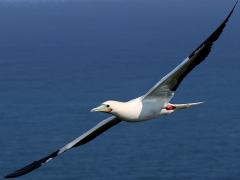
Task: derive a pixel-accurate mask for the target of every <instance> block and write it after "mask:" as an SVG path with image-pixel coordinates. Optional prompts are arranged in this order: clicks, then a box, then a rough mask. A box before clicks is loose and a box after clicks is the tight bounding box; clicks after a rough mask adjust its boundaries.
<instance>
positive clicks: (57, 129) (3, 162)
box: [0, 0, 240, 180]
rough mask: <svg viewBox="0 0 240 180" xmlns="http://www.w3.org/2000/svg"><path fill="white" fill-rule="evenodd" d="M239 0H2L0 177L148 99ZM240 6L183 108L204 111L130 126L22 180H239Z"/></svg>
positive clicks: (183, 89) (189, 83)
mask: <svg viewBox="0 0 240 180" xmlns="http://www.w3.org/2000/svg"><path fill="white" fill-rule="evenodd" d="M233 4H234V1H230V0H229V1H218V0H211V1H208V0H201V1H200V0H194V1H193V0H164V1H157V0H148V1H145V0H139V1H138V0H129V1H127V0H98V1H97V0H89V1H87V0H79V1H77V0H75V1H71V0H69V1H57V0H54V1H51V0H49V1H40V0H39V1H38V0H35V1H30V0H28V1H27V0H23V1H22V0H19V1H7V0H1V1H0V148H1V153H0V176H1V177H3V176H4V175H6V174H8V173H10V172H11V171H14V170H16V169H18V168H21V167H22V166H24V165H26V164H28V163H30V162H32V161H34V160H37V159H39V158H41V157H43V156H45V155H47V154H48V153H51V152H53V151H55V150H57V149H58V148H59V147H61V146H63V145H64V144H66V143H68V142H69V141H71V140H72V139H74V138H75V137H77V136H79V135H81V134H82V133H84V132H85V131H86V130H88V129H90V128H91V127H92V126H94V125H96V124H97V123H98V122H100V121H101V120H103V119H104V118H106V117H108V115H106V114H101V113H90V109H91V108H93V107H96V106H97V105H99V104H100V103H101V102H103V101H105V100H108V99H115V100H120V101H127V100H129V99H131V98H135V97H138V96H141V95H143V94H144V93H145V92H146V91H147V90H148V89H149V88H151V87H152V86H153V85H154V84H155V83H156V82H157V81H158V80H159V79H160V78H161V77H163V76H164V75H165V74H166V73H168V72H169V71H170V70H172V69H173V68H174V67H175V66H176V65H178V64H179V63H180V62H181V61H182V60H183V59H184V58H185V57H187V56H188V55H189V54H190V53H191V52H192V50H194V49H195V48H196V47H197V46H198V45H199V44H200V43H201V42H202V41H203V40H204V39H205V38H206V37H207V36H208V35H209V34H210V33H211V32H212V31H213V30H214V29H215V28H216V27H217V26H218V25H219V24H220V22H221V21H222V20H223V19H224V18H225V16H226V15H227V14H228V12H229V10H230V9H231V8H232V6H233ZM239 10H240V7H239V6H238V7H237V8H236V11H235V13H234V14H233V16H232V18H231V20H230V22H229V23H228V26H227V27H226V29H225V31H224V33H223V34H222V37H221V38H220V39H219V41H217V43H215V46H214V48H213V50H212V53H211V55H210V56H209V57H208V58H207V59H206V61H204V62H203V63H202V64H201V65H200V66H198V67H197V68H196V69H195V70H194V71H193V72H192V73H191V74H190V75H189V76H188V77H187V78H186V79H185V80H184V82H183V83H182V84H181V86H180V87H179V89H178V91H177V93H176V95H175V97H174V99H173V102H176V103H186V102H196V101H204V102H205V103H204V104H203V105H201V106H198V107H195V108H192V109H188V110H184V111H181V112H178V113H175V114H172V115H169V116H164V117H161V118H159V119H156V120H152V121H146V122H144V123H134V124H132V123H126V122H123V123H120V124H119V125H117V126H115V127H113V128H112V129H110V130H109V131H107V132H105V133H104V134H102V135H101V136H99V137H98V138H96V139H95V140H94V141H92V142H90V143H88V144H86V145H84V146H82V147H79V148H76V149H73V150H72V151H69V152H67V153H65V154H63V155H62V156H60V157H58V158H56V159H55V160H53V161H51V162H49V163H48V164H46V165H45V166H44V167H42V168H40V169H38V170H36V171H34V172H32V173H31V174H28V175H26V176H24V177H21V178H19V179H24V180H42V179H44V180H80V179H83V180H239V179H240V160H239V159H240V110H239V108H240V96H239V92H240V58H239V57H240V43H239V42H240V34H239V32H240V26H239V22H240V21H239V20H240V14H239Z"/></svg>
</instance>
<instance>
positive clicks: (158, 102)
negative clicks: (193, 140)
mask: <svg viewBox="0 0 240 180" xmlns="http://www.w3.org/2000/svg"><path fill="white" fill-rule="evenodd" d="M237 3H238V1H237V2H236V3H235V5H234V7H233V8H232V10H231V11H230V13H229V15H228V16H227V17H226V19H225V20H224V21H223V22H222V24H221V25H220V26H219V27H218V28H217V29H216V30H215V31H214V32H213V33H212V34H211V35H210V36H209V37H208V38H207V39H206V40H205V41H203V42H202V43H201V44H200V45H199V46H198V47H197V48H196V49H195V50H194V51H193V52H192V53H191V54H190V55H189V56H188V57H187V58H186V59H185V60H184V61H183V62H182V63H181V64H180V65H178V66H177V67H176V68H175V69H173V70H172V71H171V72H170V73H168V74H167V75H166V76H164V77H163V78H162V79H161V80H160V81H159V82H158V83H157V84H156V85H155V86H153V87H152V88H151V89H150V90H149V91H148V92H147V93H146V94H145V95H143V96H141V97H138V98H136V99H133V100H130V101H127V102H119V101H112V100H111V101H106V102H104V103H102V104H101V105H100V106H99V107H97V108H94V109H92V110H91V111H92V112H104V113H109V114H111V115H112V116H111V117H109V118H107V119H105V120H103V121H101V122H100V123H98V124H97V125H96V126H95V127H93V128H92V129H90V130H89V131H87V132H85V133H84V134H82V135H81V136H79V137H78V138H76V139H75V140H73V141H72V142H70V143H68V144H66V145H65V146H63V147H62V148H60V149H58V150H57V151H55V152H53V153H51V154H50V155H48V156H46V157H44V158H42V159H40V160H37V161H34V162H33V163H31V164H29V165H27V166H25V167H23V168H21V169H19V170H17V171H15V172H13V173H10V174H8V175H6V176H5V178H15V177H19V176H22V175H24V174H27V173H29V172H31V171H33V170H35V169H37V168H39V167H40V166H42V165H43V164H45V163H47V162H49V161H51V160H52V159H54V158H55V157H57V156H59V155H60V154H62V153H64V152H66V151H68V150H70V149H72V148H75V147H78V146H81V145H83V144H86V143H88V142H89V141H91V140H93V139H94V138H95V137H97V136H98V135H100V134H102V133H103V132H104V131H106V130H108V129H109V128H111V127H113V126H115V125H117V124H118V123H120V122H122V121H128V122H139V121H145V120H150V119H155V118H158V117H160V116H162V115H167V114H171V113H173V112H175V111H178V110H181V109H186V108H190V107H193V106H195V105H199V104H201V103H202V102H196V103H186V104H172V103H170V100H171V99H172V98H173V96H174V93H175V91H176V90H177V88H178V86H179V85H180V83H181V82H182V80H183V79H184V78H185V76H186V75H187V74H188V73H189V72H191V71H192V70H193V69H194V68H195V67H196V66H197V65H198V64H200V63H201V62H202V61H203V60H204V59H205V58H206V57H207V56H208V54H209V53H210V51H211V48H212V46H213V43H214V42H215V41H216V40H217V39H218V38H219V36H220V35H221V33H222V32H223V29H224V27H225V26H226V23H227V22H228V20H229V18H230V17H231V15H232V13H233V11H234V9H235V7H236V5H237Z"/></svg>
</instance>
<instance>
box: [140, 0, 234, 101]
mask: <svg viewBox="0 0 240 180" xmlns="http://www.w3.org/2000/svg"><path fill="white" fill-rule="evenodd" d="M237 3H238V1H237V2H236V4H235V5H234V7H233V9H232V10H231V12H230V13H229V15H228V16H227V17H226V19H225V20H224V21H223V22H222V24H221V25H220V26H219V27H218V28H217V29H216V30H215V31H214V32H213V33H212V34H211V35H210V36H209V37H208V38H207V39H206V40H205V41H204V42H203V43H202V44H200V46H199V47H198V48H197V49H195V50H194V51H193V52H192V53H191V54H190V55H189V56H188V58H186V59H185V60H184V61H183V62H182V63H181V64H180V65H178V66H177V67H176V68H175V69H173V70H172V71H171V72H170V73H168V74H167V75H166V76H165V77H163V78H162V79H161V80H160V81H159V82H158V83H157V84H156V85H155V86H154V87H152V88H151V89H150V90H149V91H148V92H147V93H146V94H145V95H144V96H143V99H145V100H146V99H157V98H160V99H163V100H164V101H168V102H169V101H170V100H171V98H172V97H173V95H174V92H175V91H176V90H177V88H178V86H179V85H180V83H181V82H182V80H183V79H184V78H185V76H187V74H188V73H189V72H191V71H192V70H193V68H195V67H196V66H197V65H198V64H200V63H201V62H202V61H203V60H204V59H205V58H206V57H207V56H208V54H209V53H210V51H211V48H212V45H213V43H214V42H215V41H216V40H217V39H218V38H219V37H220V35H221V34H222V32H223V29H224V27H225V26H226V23H227V22H228V20H229V18H230V17H231V15H232V13H233V11H234V9H235V7H236V5H237Z"/></svg>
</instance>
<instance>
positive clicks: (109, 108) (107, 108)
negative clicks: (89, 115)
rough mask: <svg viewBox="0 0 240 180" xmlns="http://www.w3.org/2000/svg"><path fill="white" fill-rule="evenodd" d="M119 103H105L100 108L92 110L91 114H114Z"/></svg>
mask: <svg viewBox="0 0 240 180" xmlns="http://www.w3.org/2000/svg"><path fill="white" fill-rule="evenodd" d="M119 103H120V102H117V101H112V100H110V101H105V102H103V103H102V104H101V105H100V106H98V107H96V108H93V109H92V110H91V112H105V113H114V112H115V111H116V109H117V107H118V105H119Z"/></svg>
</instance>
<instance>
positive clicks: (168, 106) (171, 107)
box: [166, 104, 176, 110]
mask: <svg viewBox="0 0 240 180" xmlns="http://www.w3.org/2000/svg"><path fill="white" fill-rule="evenodd" d="M175 108H176V107H175V106H173V105H172V104H168V105H167V107H166V110H174V109H175Z"/></svg>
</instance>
